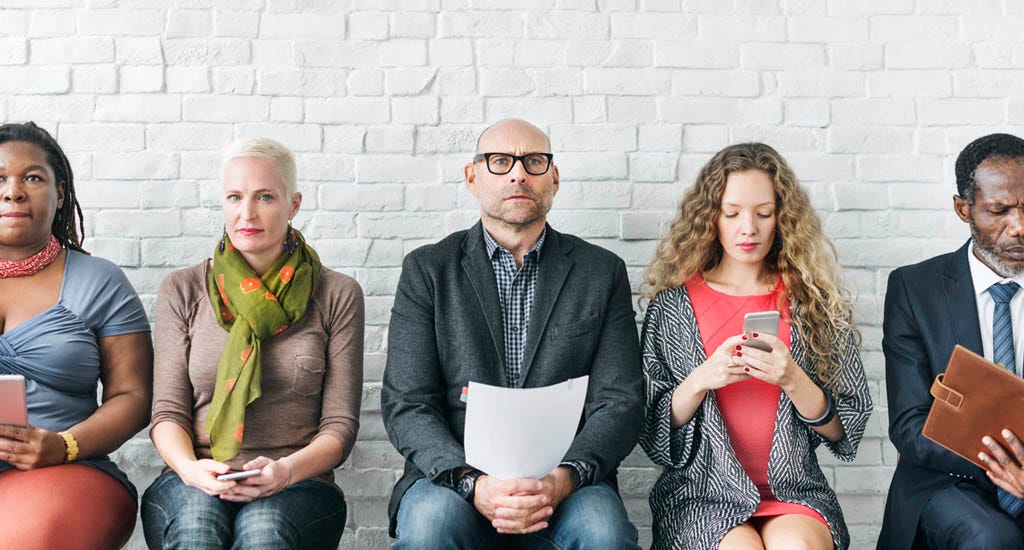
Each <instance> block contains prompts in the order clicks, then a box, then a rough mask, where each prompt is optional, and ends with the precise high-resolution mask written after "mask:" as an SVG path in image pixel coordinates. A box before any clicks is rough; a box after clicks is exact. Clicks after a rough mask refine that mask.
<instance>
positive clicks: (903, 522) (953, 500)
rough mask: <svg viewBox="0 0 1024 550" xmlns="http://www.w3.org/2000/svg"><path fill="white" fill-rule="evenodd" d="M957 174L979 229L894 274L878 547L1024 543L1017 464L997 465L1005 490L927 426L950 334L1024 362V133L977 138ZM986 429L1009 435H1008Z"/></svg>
mask: <svg viewBox="0 0 1024 550" xmlns="http://www.w3.org/2000/svg"><path fill="white" fill-rule="evenodd" d="M956 179H957V193H958V194H957V196H955V197H954V198H953V203H954V204H953V206H954V209H955V210H956V213H957V215H958V216H959V217H960V219H961V220H963V221H964V222H965V223H967V224H968V225H969V226H970V230H971V240H970V241H969V242H968V243H967V244H965V245H964V246H962V247H961V248H960V249H959V250H957V251H956V252H953V253H950V254H944V255H942V256H938V257H935V258H932V259H930V260H926V261H924V262H921V263H919V264H916V265H912V266H907V267H902V268H900V269H897V270H895V271H893V272H892V274H891V275H890V276H889V285H888V291H887V292H886V296H885V320H884V324H883V339H882V349H883V351H884V352H885V369H886V384H887V391H888V397H889V437H890V438H891V439H892V442H893V444H894V445H895V446H896V449H897V450H898V451H899V453H900V457H899V464H898V465H897V466H896V472H895V475H894V476H893V478H892V485H891V486H890V488H889V497H888V500H887V502H886V507H885V520H884V523H883V525H882V533H881V536H880V538H879V541H878V547H879V548H880V549H890V548H891V549H899V550H902V549H905V548H912V547H913V548H970V549H976V548H977V549H983V548H993V549H995V548H998V549H1012V548H1024V542H1022V540H1024V537H1022V530H1021V526H1022V519H1021V517H1020V510H1021V509H1022V508H1024V502H1020V501H1017V498H1019V497H1024V492H1022V491H1020V490H1019V489H1016V488H1014V487H1013V486H1012V484H1011V483H1010V482H1011V481H1012V479H1011V478H1012V477H1013V476H1012V475H1011V474H1012V473H1017V474H1019V473H1020V469H1019V468H1008V469H1007V470H1003V471H1001V473H998V475H995V476H994V479H995V480H996V483H997V484H998V485H999V486H1000V487H1005V488H1009V489H1011V491H1009V492H1005V491H1004V492H1005V493H1006V494H1000V493H999V492H998V491H997V487H996V485H994V484H993V482H992V479H993V478H990V476H989V474H988V473H987V472H986V471H985V470H983V469H981V468H978V467H977V466H974V465H973V464H971V463H970V462H968V461H966V460H964V459H963V458H960V457H959V456H957V455H955V454H953V453H951V452H949V451H947V450H946V449H944V448H942V447H940V446H939V445H937V444H935V443H933V442H932V441H930V440H929V439H926V438H925V437H924V436H923V435H921V430H922V428H923V427H924V421H925V418H926V417H927V416H928V411H929V409H930V408H931V404H932V397H931V395H930V394H929V388H930V387H931V385H932V381H933V380H935V377H936V376H937V375H938V374H941V373H942V372H943V371H944V370H945V368H946V364H947V362H948V361H949V356H950V353H951V352H952V351H953V346H954V345H956V344H960V345H963V346H965V347H967V348H968V349H970V350H972V351H974V352H976V353H978V354H982V355H984V356H985V357H986V358H988V359H989V360H994V361H995V362H998V363H1001V364H1003V365H1004V366H1006V367H1007V368H1009V369H1011V370H1014V372H1016V373H1017V375H1018V376H1019V375H1020V374H1021V364H1022V362H1024V360H1022V359H1024V292H1019V291H1018V290H1019V287H1020V286H1024V140H1022V139H1020V138H1018V137H1015V136H1011V135H1007V134H993V135H989V136H985V137H983V138H980V139H977V140H975V141H974V142H972V143H970V144H969V145H968V146H967V147H966V148H964V150H963V151H962V152H961V153H960V156H959V157H958V158H957V161H956ZM1021 413H1022V411H1020V410H1011V409H1009V408H1008V409H1007V410H1006V414H1007V415H1011V414H1016V415H1019V414H1021ZM978 436H979V438H982V437H983V436H984V438H985V440H986V441H987V442H988V443H990V444H995V440H997V439H998V440H1000V441H1001V442H1002V441H1003V438H1002V437H1001V434H987V435H986V434H978ZM1003 444H1004V445H1006V443H1005V442H1003ZM1004 458H1005V455H1004ZM1011 469H1012V470H1014V471H1015V472H1009V470H1011ZM990 470H992V471H993V472H995V471H997V470H996V469H993V468H990ZM1004 478H1005V479H1004Z"/></svg>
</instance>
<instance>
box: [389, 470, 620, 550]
mask: <svg viewBox="0 0 1024 550" xmlns="http://www.w3.org/2000/svg"><path fill="white" fill-rule="evenodd" d="M397 531H398V539H397V540H396V541H395V543H394V544H393V545H392V546H391V548H392V550H414V549H415V550H418V549H421V548H446V549H456V548H457V549H461V550H468V549H480V548H487V549H491V548H529V549H557V550H570V549H586V550H602V549H606V548H607V549H609V550H630V549H637V550H639V548H640V547H639V546H638V545H637V542H636V541H637V532H636V528H635V527H633V524H632V523H630V522H629V518H628V517H627V516H626V508H625V507H624V506H623V505H622V500H621V499H620V498H619V495H617V494H616V493H615V490H613V489H612V488H611V487H610V486H608V485H607V484H605V483H599V484H597V485H588V486H586V487H581V488H580V489H577V490H576V491H575V492H574V493H573V494H571V495H569V497H568V498H566V499H565V500H564V501H562V503H561V504H560V505H559V506H558V508H557V509H556V510H555V515H554V516H552V518H551V521H550V523H549V526H548V527H547V528H546V529H543V530H541V531H538V532H536V533H532V534H529V535H500V534H498V533H497V532H496V531H495V530H494V528H492V527H491V524H490V522H489V521H487V519H486V518H484V517H483V516H482V515H481V514H480V513H479V512H477V510H476V508H474V507H473V506H472V505H471V504H469V503H468V502H466V501H465V500H463V499H461V498H459V495H457V494H456V493H455V492H454V491H452V490H451V489H448V488H446V487H442V486H440V485H437V484H435V483H433V482H431V481H430V480H427V479H420V480H418V481H417V482H416V483H414V484H413V485H412V487H410V488H409V490H408V491H407V492H406V493H405V496H404V497H402V503H401V506H400V507H399V508H398V527H397Z"/></svg>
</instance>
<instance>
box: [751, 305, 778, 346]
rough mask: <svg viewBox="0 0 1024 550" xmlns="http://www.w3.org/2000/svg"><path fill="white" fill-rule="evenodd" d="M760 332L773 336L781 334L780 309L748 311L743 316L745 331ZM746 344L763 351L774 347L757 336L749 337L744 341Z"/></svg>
mask: <svg viewBox="0 0 1024 550" xmlns="http://www.w3.org/2000/svg"><path fill="white" fill-rule="evenodd" d="M755 332H756V333H758V334H771V335H772V336H778V335H779V312H778V311H756V312H753V313H748V314H746V315H744V316H743V333H744V334H746V335H748V336H749V335H751V334H753V333H755ZM743 345H744V346H750V347H752V348H754V349H759V350H762V351H771V350H772V347H771V346H769V345H768V342H765V341H764V340H759V339H757V338H753V337H751V338H749V339H748V340H747V341H746V342H744V343H743Z"/></svg>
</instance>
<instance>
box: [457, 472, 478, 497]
mask: <svg viewBox="0 0 1024 550" xmlns="http://www.w3.org/2000/svg"><path fill="white" fill-rule="evenodd" d="M475 482H476V480H475V479H473V477H472V476H462V477H461V478H460V479H459V488H458V493H459V496H460V497H462V498H469V495H470V494H471V493H472V492H473V486H474V485H475V484H476V483H475Z"/></svg>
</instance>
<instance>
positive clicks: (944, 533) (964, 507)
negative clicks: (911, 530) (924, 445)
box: [914, 480, 1024, 550]
mask: <svg viewBox="0 0 1024 550" xmlns="http://www.w3.org/2000/svg"><path fill="white" fill-rule="evenodd" d="M917 525H918V531H917V540H916V541H915V543H914V548H929V549H932V550H935V549H947V548H948V549H950V550H954V549H962V548H970V549H972V550H1021V549H1024V534H1022V531H1021V519H1020V518H1018V519H1017V520H1014V519H1013V518H1012V517H1010V516H1009V515H1008V514H1007V513H1006V512H1004V511H1003V510H1002V508H1000V507H999V503H998V502H997V501H996V495H995V492H994V491H990V490H988V489H986V488H984V487H981V486H979V485H978V484H976V483H972V482H970V481H966V480H965V481H958V482H957V483H955V484H953V485H950V486H949V487H946V488H945V489H943V490H941V491H939V492H938V493H935V495H933V496H932V498H931V499H930V500H929V501H928V504H925V506H924V509H923V510H921V519H920V520H919V521H918V524H917Z"/></svg>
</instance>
